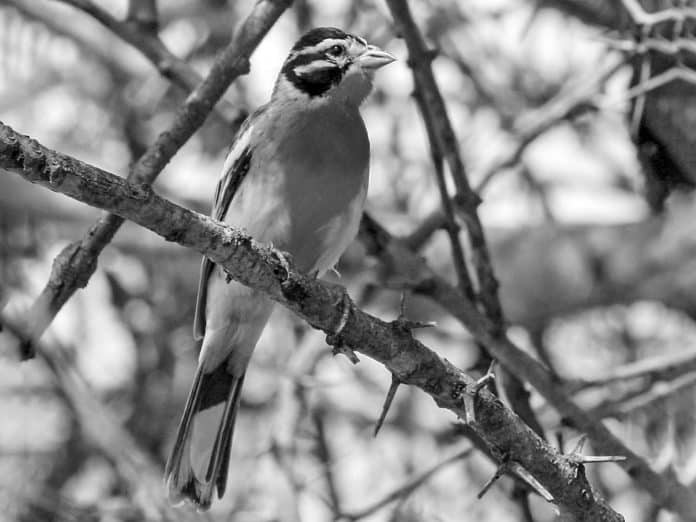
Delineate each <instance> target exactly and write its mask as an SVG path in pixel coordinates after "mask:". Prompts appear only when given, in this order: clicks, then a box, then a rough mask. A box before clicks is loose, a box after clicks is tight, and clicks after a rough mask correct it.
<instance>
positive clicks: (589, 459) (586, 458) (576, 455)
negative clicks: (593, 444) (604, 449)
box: [567, 435, 626, 464]
mask: <svg viewBox="0 0 696 522" xmlns="http://www.w3.org/2000/svg"><path fill="white" fill-rule="evenodd" d="M586 441H587V435H583V436H582V437H580V440H579V441H578V443H577V444H576V445H575V448H574V449H573V451H572V452H571V453H569V454H568V455H567V457H568V459H569V460H570V461H571V462H574V463H576V464H595V463H598V462H621V461H624V460H626V457H625V456H624V455H581V452H582V449H583V447H584V446H585V442H586Z"/></svg>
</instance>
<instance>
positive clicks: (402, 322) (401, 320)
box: [392, 291, 437, 331]
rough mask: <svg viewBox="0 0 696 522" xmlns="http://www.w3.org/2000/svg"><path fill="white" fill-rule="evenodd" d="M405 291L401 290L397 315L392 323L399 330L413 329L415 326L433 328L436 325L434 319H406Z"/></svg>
mask: <svg viewBox="0 0 696 522" xmlns="http://www.w3.org/2000/svg"><path fill="white" fill-rule="evenodd" d="M407 296H408V294H407V293H406V291H402V292H401V297H400V299H399V315H398V316H397V317H396V319H394V320H393V321H392V324H393V325H394V326H396V327H397V328H399V329H401V330H409V331H410V330H415V329H416V328H433V327H435V326H437V323H436V322H435V321H411V320H410V319H406V298H407Z"/></svg>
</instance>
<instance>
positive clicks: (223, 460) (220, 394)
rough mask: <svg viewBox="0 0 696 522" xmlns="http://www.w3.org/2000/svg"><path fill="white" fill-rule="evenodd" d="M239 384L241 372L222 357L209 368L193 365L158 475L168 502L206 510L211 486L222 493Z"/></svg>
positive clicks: (241, 380) (240, 382)
mask: <svg viewBox="0 0 696 522" xmlns="http://www.w3.org/2000/svg"><path fill="white" fill-rule="evenodd" d="M243 383H244V372H241V373H240V374H239V375H234V374H233V373H231V372H230V369H229V368H228V364H227V361H223V362H222V364H220V365H219V366H218V367H217V368H216V369H215V370H213V371H212V372H204V370H203V367H202V365H199V367H198V370H197V371H196V376H195V378H194V381H193V386H192V388H191V392H190V393H189V397H188V400H187V401H186V407H185V408H184V414H183V416H182V418H181V422H180V424H179V430H178V432H177V435H176V442H175V443H174V448H173V449H172V453H171V455H170V457H169V460H168V461H167V466H166V469H165V474H164V476H165V481H166V484H167V488H168V490H169V499H170V501H171V502H172V503H174V504H178V503H180V502H181V501H183V500H186V499H188V500H190V501H191V502H193V503H194V504H195V505H196V507H197V508H198V509H199V510H207V509H208V508H209V507H210V503H211V500H212V496H213V489H215V488H217V495H218V498H220V497H222V495H223V493H224V492H225V485H226V483H227V468H228V465H229V458H230V447H231V445H232V431H233V430H234V419H235V417H236V414H237V409H238V407H239V398H240V396H241V393H240V392H241V389H242V384H243Z"/></svg>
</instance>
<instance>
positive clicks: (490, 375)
mask: <svg viewBox="0 0 696 522" xmlns="http://www.w3.org/2000/svg"><path fill="white" fill-rule="evenodd" d="M495 365H496V360H495V359H493V360H492V361H491V364H490V366H489V367H488V370H486V374H485V375H484V376H483V377H481V378H480V379H479V380H477V381H476V382H475V383H474V385H473V386H472V387H471V389H470V390H467V392H466V393H465V394H464V412H465V417H464V422H466V423H467V424H473V423H475V422H476V406H475V405H474V399H476V396H477V395H478V394H479V393H480V392H481V390H482V389H483V388H485V387H486V386H487V385H488V384H489V383H491V382H493V381H494V380H495V372H494V370H495Z"/></svg>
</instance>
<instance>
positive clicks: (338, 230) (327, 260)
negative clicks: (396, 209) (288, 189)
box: [286, 183, 367, 275]
mask: <svg viewBox="0 0 696 522" xmlns="http://www.w3.org/2000/svg"><path fill="white" fill-rule="evenodd" d="M366 192H367V184H366V183H365V184H364V185H363V186H362V187H360V188H359V190H358V191H357V192H355V193H354V194H353V195H352V197H350V198H345V199H344V200H343V201H340V202H339V201H335V200H334V199H333V198H327V201H324V202H322V203H320V204H319V205H315V206H314V207H307V209H306V211H304V212H302V213H298V214H296V215H295V216H293V218H291V221H292V229H291V234H290V239H291V240H290V242H289V244H288V245H287V246H286V249H287V251H288V252H290V254H291V255H292V256H293V260H294V262H295V265H296V266H297V268H298V269H299V270H301V271H303V272H314V271H318V272H319V275H321V274H323V273H324V272H326V271H327V270H328V269H330V268H332V267H333V266H334V265H335V264H336V263H337V262H338V259H339V257H341V254H343V252H344V251H345V249H346V248H348V245H349V244H350V243H351V242H352V241H353V239H354V238H355V236H356V234H357V232H358V226H359V225H360V219H361V216H362V210H363V206H364V203H365V195H366Z"/></svg>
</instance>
